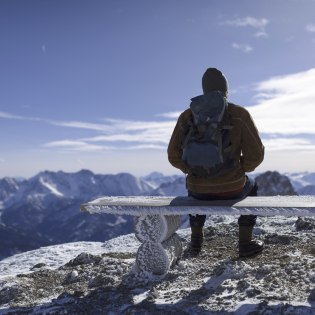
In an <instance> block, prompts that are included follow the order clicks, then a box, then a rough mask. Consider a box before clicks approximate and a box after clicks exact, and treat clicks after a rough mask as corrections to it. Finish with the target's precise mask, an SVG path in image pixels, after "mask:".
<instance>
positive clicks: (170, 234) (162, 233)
mask: <svg viewBox="0 0 315 315" xmlns="http://www.w3.org/2000/svg"><path fill="white" fill-rule="evenodd" d="M81 211H84V212H89V213H91V214H95V213H110V214H119V215H132V216H134V217H135V221H134V222H135V223H134V227H135V235H136V237H137V239H138V240H139V241H140V242H141V245H140V247H139V249H138V251H137V255H136V268H137V270H138V271H140V272H149V273H152V274H156V275H162V274H165V273H167V271H168V270H169V268H170V267H172V266H173V265H174V264H175V263H176V262H177V260H178V259H179V258H180V256H181V254H182V244H181V240H180V238H179V236H178V235H177V234H176V231H177V229H178V228H179V227H180V225H181V216H182V215H188V214H205V215H213V214H221V215H223V214H225V215H241V214H244V215H246V214H254V215H259V216H276V215H281V216H315V196H272V197H246V198H245V199H243V200H215V201H214V200H211V201H210V200H197V199H194V198H191V197H154V196H146V197H144V196H129V197H126V196H119V197H102V198H98V199H96V200H93V201H91V202H88V203H85V204H82V205H81Z"/></svg>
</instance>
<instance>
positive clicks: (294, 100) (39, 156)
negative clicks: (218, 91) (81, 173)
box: [0, 0, 315, 177]
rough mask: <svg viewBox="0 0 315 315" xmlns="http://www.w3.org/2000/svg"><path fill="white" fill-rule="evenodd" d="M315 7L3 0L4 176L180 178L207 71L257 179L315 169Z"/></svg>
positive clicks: (0, 120) (0, 91)
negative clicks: (177, 159) (177, 157)
mask: <svg viewBox="0 0 315 315" xmlns="http://www.w3.org/2000/svg"><path fill="white" fill-rule="evenodd" d="M314 12H315V0H277V1H272V0H264V1H263V0H261V1H259V0H240V1H232V0H230V1H228V0H225V1H222V0H133V1H130V0H103V1H98V0H93V1H88V0H85V1H83V0H54V1H53V0H50V1H47V0H38V1H35V0H0V39H1V49H0V69H1V75H0V140H1V144H2V148H1V150H0V177H4V176H24V177H30V176H32V175H35V174H36V173H37V172H39V171H41V170H44V169H48V170H55V171H57V170H63V171H69V172H72V171H77V170H80V169H82V168H86V169H91V170H92V171H94V172H97V173H118V172H130V173H133V174H135V175H145V174H147V173H149V172H151V171H161V172H163V173H165V174H173V173H176V172H177V170H176V169H174V168H172V167H171V166H170V165H169V163H168V161H167V155H166V147H167V144H168V141H169V138H170V135H171V132H172V130H173V127H174V125H175V122H176V117H177V115H178V114H179V113H180V112H181V111H183V110H184V109H186V108H187V107H188V106H189V103H190V102H189V100H190V98H191V97H193V96H196V95H198V94H200V93H201V76H202V74H203V72H204V71H205V70H206V68H208V67H217V68H219V69H221V70H222V71H223V72H224V74H225V75H226V77H227V78H228V81H229V87H230V91H229V100H230V101H231V102H234V103H236V104H240V105H243V106H245V107H246V108H247V109H248V110H249V111H250V113H251V114H252V116H253V117H254V119H255V121H256V124H257V126H258V128H259V130H260V133H261V136H262V139H263V142H264V144H265V146H266V158H265V161H264V162H263V164H262V165H261V166H260V167H259V168H258V169H257V171H264V170H278V171H281V172H282V171H290V172H293V171H315V163H314V157H315V128H314V120H315V111H314V108H313V107H314V103H315V89H314V86H315V64H314V55H315V16H314Z"/></svg>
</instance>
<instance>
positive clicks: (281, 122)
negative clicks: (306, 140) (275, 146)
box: [250, 68, 315, 136]
mask: <svg viewBox="0 0 315 315" xmlns="http://www.w3.org/2000/svg"><path fill="white" fill-rule="evenodd" d="M314 85H315V68H314V69H310V70H308V71H305V72H300V73H295V74H291V75H286V76H279V77H274V78H270V79H269V80H266V81H263V82H260V83H258V84H257V85H256V91H257V105H256V106H254V107H250V112H251V113H252V114H253V116H254V118H255V121H256V123H257V125H258V127H259V130H260V131H261V132H264V133H271V134H272V133H278V134H282V135H288V134H303V133H304V134H312V135H314V136H315V128H314V121H315V111H314V107H315V89H314Z"/></svg>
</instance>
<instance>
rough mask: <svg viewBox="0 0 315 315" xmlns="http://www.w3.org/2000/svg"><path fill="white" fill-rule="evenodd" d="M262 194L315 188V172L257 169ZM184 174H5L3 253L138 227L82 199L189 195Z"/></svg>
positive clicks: (0, 196) (0, 182)
mask: <svg viewBox="0 0 315 315" xmlns="http://www.w3.org/2000/svg"><path fill="white" fill-rule="evenodd" d="M253 177H255V180H256V181H257V183H258V185H259V195H295V194H315V173H295V174H280V173H278V172H270V171H269V172H265V173H262V174H256V175H253ZM186 194H187V192H186V187H185V177H184V176H180V175H172V176H164V175H163V174H161V173H158V172H154V173H151V174H149V175H148V176H144V177H136V176H133V175H131V174H128V173H120V174H116V175H109V174H106V175H100V174H94V173H92V172H91V171H89V170H81V171H79V172H76V173H65V172H62V171H59V172H51V171H43V172H40V173H39V174H37V175H36V176H34V177H32V178H30V179H15V178H9V177H5V178H3V179H0V259H2V258H4V257H7V256H10V255H13V254H15V253H18V252H24V251H27V250H31V249H36V248H39V247H41V246H46V245H53V244H62V243H67V242H76V241H100V242H104V241H105V240H109V239H111V238H113V237H116V236H119V235H123V234H128V233H131V232H132V231H133V219H132V217H129V216H116V215H110V214H102V215H101V214H99V215H89V214H87V213H81V212H80V210H79V209H80V204H82V203H84V202H87V201H91V200H93V199H96V198H98V197H101V196H128V195H134V196H139V195H154V196H179V195H186Z"/></svg>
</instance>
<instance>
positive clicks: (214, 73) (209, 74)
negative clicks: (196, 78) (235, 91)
mask: <svg viewBox="0 0 315 315" xmlns="http://www.w3.org/2000/svg"><path fill="white" fill-rule="evenodd" d="M202 89H203V93H204V94H206V93H208V92H210V91H222V92H227V90H228V82H227V80H226V78H225V76H224V75H223V73H222V72H221V71H220V70H218V69H216V68H208V69H207V70H206V72H205V73H204V74H203V76H202Z"/></svg>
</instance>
